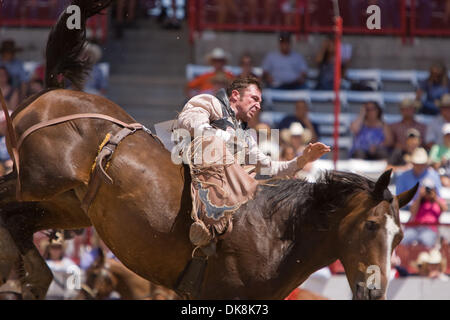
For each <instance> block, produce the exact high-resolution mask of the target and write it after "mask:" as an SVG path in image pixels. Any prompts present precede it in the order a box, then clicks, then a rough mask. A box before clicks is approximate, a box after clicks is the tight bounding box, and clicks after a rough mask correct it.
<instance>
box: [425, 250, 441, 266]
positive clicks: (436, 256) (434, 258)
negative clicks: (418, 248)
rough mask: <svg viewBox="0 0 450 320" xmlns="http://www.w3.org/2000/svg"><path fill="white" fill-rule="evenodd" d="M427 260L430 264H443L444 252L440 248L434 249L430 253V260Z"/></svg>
mask: <svg viewBox="0 0 450 320" xmlns="http://www.w3.org/2000/svg"><path fill="white" fill-rule="evenodd" d="M426 262H427V263H428V264H441V262H442V254H441V253H440V252H439V250H438V249H433V250H431V251H430V252H429V253H428V260H427V261H426Z"/></svg>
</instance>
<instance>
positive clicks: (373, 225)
mask: <svg viewBox="0 0 450 320" xmlns="http://www.w3.org/2000/svg"><path fill="white" fill-rule="evenodd" d="M378 227H379V225H378V223H376V222H375V221H366V229H367V230H369V231H377V230H378Z"/></svg>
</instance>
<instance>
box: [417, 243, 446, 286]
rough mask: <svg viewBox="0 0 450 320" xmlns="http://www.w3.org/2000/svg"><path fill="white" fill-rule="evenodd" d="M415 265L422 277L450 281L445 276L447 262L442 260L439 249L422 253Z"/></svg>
mask: <svg viewBox="0 0 450 320" xmlns="http://www.w3.org/2000/svg"><path fill="white" fill-rule="evenodd" d="M415 264H416V266H417V269H418V271H419V273H418V274H419V275H420V276H423V277H428V278H432V279H438V280H442V281H448V279H449V277H448V276H447V275H446V274H445V269H446V260H445V259H443V258H442V253H441V252H440V251H439V249H432V250H431V251H424V252H421V253H420V254H419V256H418V258H417V261H416V263H415Z"/></svg>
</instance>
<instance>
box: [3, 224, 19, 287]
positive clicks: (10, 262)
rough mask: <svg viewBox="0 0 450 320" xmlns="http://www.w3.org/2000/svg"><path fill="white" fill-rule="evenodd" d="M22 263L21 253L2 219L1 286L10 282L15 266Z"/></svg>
mask: <svg viewBox="0 0 450 320" xmlns="http://www.w3.org/2000/svg"><path fill="white" fill-rule="evenodd" d="M19 261H20V251H19V249H18V247H17V246H16V243H15V241H14V239H13V237H12V236H11V234H10V232H9V230H8V229H7V228H6V227H5V226H3V225H2V224H1V217H0V286H2V285H3V284H5V283H6V281H8V278H9V275H10V274H11V271H12V270H13V268H14V266H15V265H16V264H17V263H18V262H19Z"/></svg>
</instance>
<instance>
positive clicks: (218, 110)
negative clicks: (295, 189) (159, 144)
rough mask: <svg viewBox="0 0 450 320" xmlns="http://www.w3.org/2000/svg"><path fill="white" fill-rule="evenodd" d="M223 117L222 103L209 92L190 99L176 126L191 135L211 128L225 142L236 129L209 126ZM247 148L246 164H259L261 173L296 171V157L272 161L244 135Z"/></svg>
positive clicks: (291, 174) (252, 139)
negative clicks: (225, 129) (289, 159)
mask: <svg viewBox="0 0 450 320" xmlns="http://www.w3.org/2000/svg"><path fill="white" fill-rule="evenodd" d="M222 118H223V112H222V105H221V102H220V101H219V99H217V98H216V97H215V96H213V95H210V94H201V95H198V96H195V97H193V98H192V99H190V100H189V101H188V102H187V103H186V105H185V106H184V108H183V110H182V111H181V113H180V114H179V116H178V120H177V128H180V129H185V130H188V131H189V132H190V133H191V135H193V134H194V131H197V132H196V133H197V134H198V133H201V132H203V131H204V130H212V131H213V132H214V134H215V135H216V136H218V137H221V138H222V139H223V140H224V141H225V142H227V141H229V140H230V139H231V138H232V137H233V136H235V135H236V130H235V129H232V128H231V127H228V128H227V131H224V130H221V129H216V128H213V127H212V126H211V122H212V121H216V120H219V119H222ZM245 142H246V144H247V146H248V147H247V148H246V150H245V152H246V156H245V159H246V161H248V162H247V163H246V164H247V165H256V164H257V163H259V164H260V165H261V170H262V174H266V175H271V176H293V175H294V174H295V173H296V172H297V171H298V167H297V158H295V159H293V160H291V161H273V160H272V159H271V158H270V157H269V156H267V155H265V154H264V153H263V152H261V151H260V150H259V148H258V144H257V142H256V141H255V139H254V138H253V137H252V136H251V135H250V134H246V135H245Z"/></svg>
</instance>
